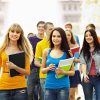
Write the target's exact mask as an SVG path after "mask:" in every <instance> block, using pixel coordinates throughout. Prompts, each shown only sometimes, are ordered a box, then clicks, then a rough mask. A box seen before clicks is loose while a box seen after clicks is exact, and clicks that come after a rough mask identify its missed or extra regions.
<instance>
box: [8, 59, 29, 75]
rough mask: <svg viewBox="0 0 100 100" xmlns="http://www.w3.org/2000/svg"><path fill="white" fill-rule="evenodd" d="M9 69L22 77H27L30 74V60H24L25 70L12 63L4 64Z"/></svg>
mask: <svg viewBox="0 0 100 100" xmlns="http://www.w3.org/2000/svg"><path fill="white" fill-rule="evenodd" d="M6 64H7V66H8V68H9V69H14V70H16V71H17V72H19V73H20V74H22V75H29V74H30V60H29V59H27V58H26V62H25V69H24V68H20V67H18V66H17V65H15V64H14V63H12V62H6Z"/></svg>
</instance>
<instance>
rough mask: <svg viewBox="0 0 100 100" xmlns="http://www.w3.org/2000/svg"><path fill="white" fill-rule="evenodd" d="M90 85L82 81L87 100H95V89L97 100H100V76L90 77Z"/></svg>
mask: <svg viewBox="0 0 100 100" xmlns="http://www.w3.org/2000/svg"><path fill="white" fill-rule="evenodd" d="M89 81H90V82H89V83H85V82H84V80H83V81H82V86H83V91H84V95H85V100H93V88H94V89H95V96H96V100H100V76H99V77H97V76H94V77H92V76H89Z"/></svg>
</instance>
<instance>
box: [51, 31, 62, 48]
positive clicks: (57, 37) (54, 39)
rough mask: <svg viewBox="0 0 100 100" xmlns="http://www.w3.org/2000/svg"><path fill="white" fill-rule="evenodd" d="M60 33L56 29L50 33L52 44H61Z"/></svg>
mask: <svg viewBox="0 0 100 100" xmlns="http://www.w3.org/2000/svg"><path fill="white" fill-rule="evenodd" d="M61 40H62V39H61V35H60V33H59V32H58V31H56V30H55V31H54V32H53V34H52V42H53V44H54V46H60V45H61Z"/></svg>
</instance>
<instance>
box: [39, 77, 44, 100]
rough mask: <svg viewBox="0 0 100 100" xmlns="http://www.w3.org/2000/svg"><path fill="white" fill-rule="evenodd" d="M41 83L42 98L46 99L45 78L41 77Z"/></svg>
mask: <svg viewBox="0 0 100 100" xmlns="http://www.w3.org/2000/svg"><path fill="white" fill-rule="evenodd" d="M40 85H41V96H40V97H41V100H44V91H45V88H44V85H45V78H40Z"/></svg>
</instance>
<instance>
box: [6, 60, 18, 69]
mask: <svg viewBox="0 0 100 100" xmlns="http://www.w3.org/2000/svg"><path fill="white" fill-rule="evenodd" d="M6 64H7V66H8V68H9V69H16V67H17V66H16V65H15V64H14V63H12V62H10V61H7V62H6Z"/></svg>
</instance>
